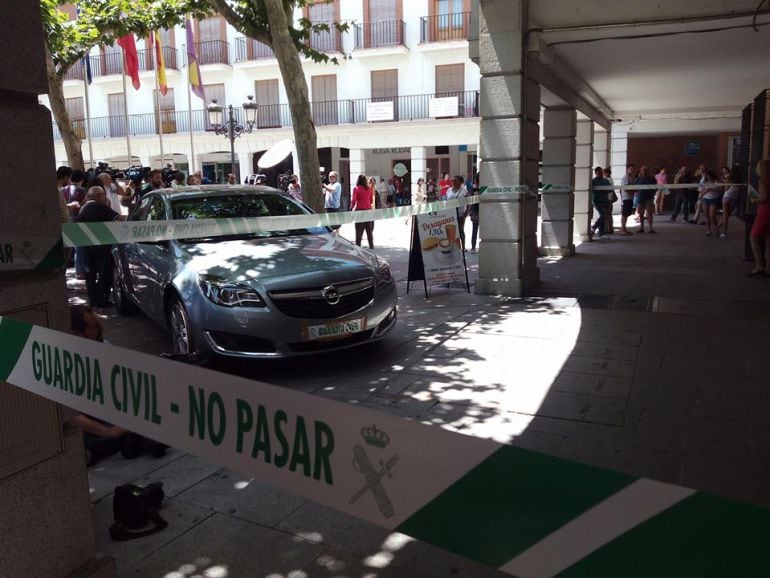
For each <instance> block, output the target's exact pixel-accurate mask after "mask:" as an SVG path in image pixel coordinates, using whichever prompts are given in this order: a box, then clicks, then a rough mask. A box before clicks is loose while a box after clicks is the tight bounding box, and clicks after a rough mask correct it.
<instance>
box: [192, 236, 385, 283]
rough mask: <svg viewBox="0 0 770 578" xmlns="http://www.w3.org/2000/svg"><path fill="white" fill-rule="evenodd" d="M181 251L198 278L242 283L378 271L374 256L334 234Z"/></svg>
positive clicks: (199, 246)
mask: <svg viewBox="0 0 770 578" xmlns="http://www.w3.org/2000/svg"><path fill="white" fill-rule="evenodd" d="M179 248H180V250H181V252H182V258H183V259H184V260H185V261H186V266H187V267H188V268H189V269H191V270H193V271H194V272H196V273H197V274H199V275H203V276H210V277H214V278H219V279H222V280H226V281H231V282H241V283H243V282H250V281H254V280H256V281H266V280H268V279H275V278H280V277H287V276H292V275H303V274H308V273H315V272H329V271H337V270H344V269H351V268H362V267H365V268H367V269H369V270H370V271H373V270H374V268H375V267H376V257H374V256H373V255H372V254H371V253H367V252H365V251H363V250H362V249H361V248H360V247H357V246H356V245H354V244H353V243H351V242H350V241H348V240H346V239H343V238H340V237H338V236H337V235H332V234H326V235H299V236H294V237H276V238H270V239H246V240H237V241H220V242H216V243H199V244H195V245H185V244H179Z"/></svg>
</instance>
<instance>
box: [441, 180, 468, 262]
mask: <svg viewBox="0 0 770 578" xmlns="http://www.w3.org/2000/svg"><path fill="white" fill-rule="evenodd" d="M467 196H468V190H467V189H466V188H465V179H463V178H462V177H461V176H459V175H455V176H454V177H452V186H451V187H449V188H448V189H447V192H446V200H447V201H451V200H452V199H461V198H463V197H467ZM466 209H467V207H463V208H462V209H458V210H457V221H458V228H459V229H460V242H461V243H462V244H463V251H465V216H466V215H467V210H466Z"/></svg>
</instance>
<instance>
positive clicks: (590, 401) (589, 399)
mask: <svg viewBox="0 0 770 578" xmlns="http://www.w3.org/2000/svg"><path fill="white" fill-rule="evenodd" d="M626 403H627V402H626V401H625V400H623V399H614V398H609V397H604V396H597V395H586V394H580V393H570V392H562V391H552V392H550V393H548V395H547V396H546V398H545V400H544V401H543V403H542V405H541V406H540V409H538V411H537V415H543V416H548V417H554V418H560V419H571V420H576V421H585V422H589V423H599V424H605V425H614V426H621V425H623V423H624V420H625V412H626Z"/></svg>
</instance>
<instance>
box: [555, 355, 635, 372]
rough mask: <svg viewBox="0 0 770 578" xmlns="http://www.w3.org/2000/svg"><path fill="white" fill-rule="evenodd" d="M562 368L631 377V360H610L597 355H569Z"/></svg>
mask: <svg viewBox="0 0 770 578" xmlns="http://www.w3.org/2000/svg"><path fill="white" fill-rule="evenodd" d="M563 369H565V370H567V371H573V372H577V373H591V374H596V375H604V376H615V377H633V375H634V369H635V364H634V362H633V361H628V360H625V361H612V360H609V359H601V358H598V357H580V356H577V355H575V356H570V357H569V359H567V361H566V362H565V363H564V367H563Z"/></svg>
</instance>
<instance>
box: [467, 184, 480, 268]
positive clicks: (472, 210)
mask: <svg viewBox="0 0 770 578" xmlns="http://www.w3.org/2000/svg"><path fill="white" fill-rule="evenodd" d="M478 191H479V176H478V173H476V179H475V180H474V182H473V194H474V195H475V194H476V193H478ZM479 213H480V208H479V204H478V203H474V204H472V205H469V206H468V217H470V220H471V225H473V229H472V230H471V253H475V252H476V241H477V240H478V238H479Z"/></svg>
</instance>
